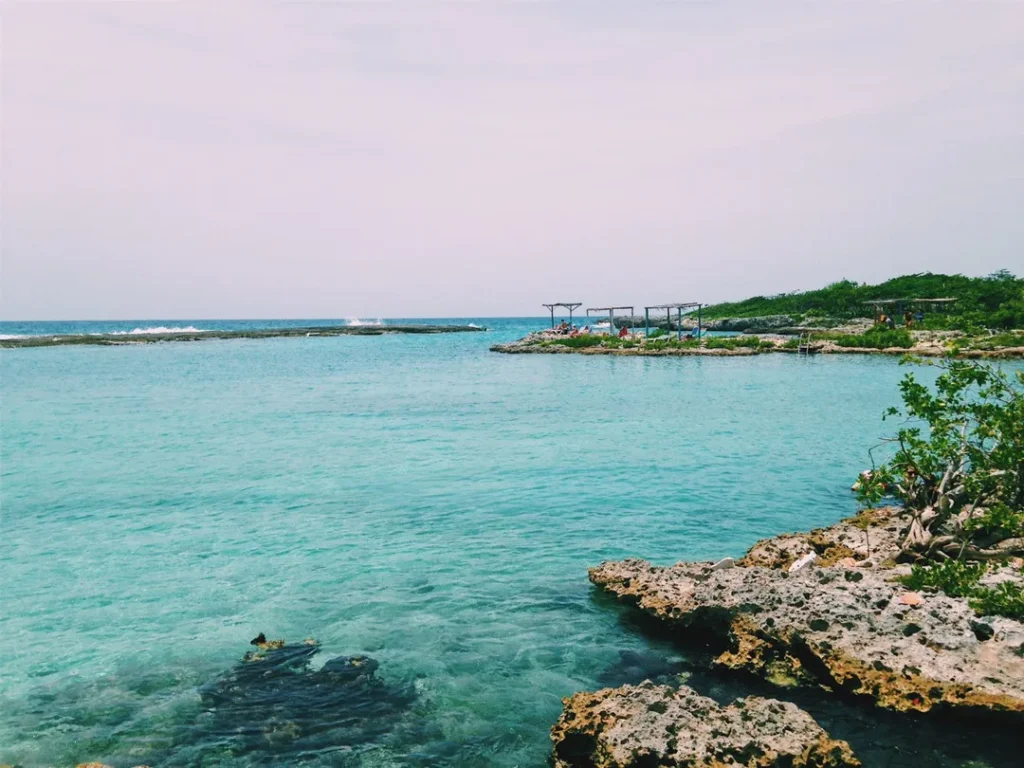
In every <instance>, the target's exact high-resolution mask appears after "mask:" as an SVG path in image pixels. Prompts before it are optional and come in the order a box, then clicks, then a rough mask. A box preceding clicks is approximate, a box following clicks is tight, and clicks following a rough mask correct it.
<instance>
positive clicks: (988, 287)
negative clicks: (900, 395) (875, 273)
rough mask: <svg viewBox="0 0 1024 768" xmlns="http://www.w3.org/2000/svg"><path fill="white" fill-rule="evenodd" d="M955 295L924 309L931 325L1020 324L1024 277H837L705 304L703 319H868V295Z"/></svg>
mask: <svg viewBox="0 0 1024 768" xmlns="http://www.w3.org/2000/svg"><path fill="white" fill-rule="evenodd" d="M913 298H918V299H922V298H955V299H956V300H957V301H956V303H955V304H954V305H952V306H951V307H948V308H945V309H943V310H941V311H938V310H937V311H929V312H927V313H926V323H925V324H926V326H927V327H930V328H957V329H962V330H974V329H978V328H1024V279H1021V278H1017V277H1015V276H1014V275H1013V274H1012V273H1011V272H1009V271H1007V270H1005V269H1004V270H1000V271H998V272H994V273H992V274H991V275H988V276H987V277H966V276H964V275H941V274H932V273H930V272H925V273H921V274H916V275H903V276H901V277H895V278H893V279H891V280H887V281H885V282H884V283H880V284H878V285H868V284H866V283H855V282H853V281H850V280H840V281H839V282H837V283H832V284H831V285H828V286H826V287H825V288H820V289H818V290H813V291H800V292H794V293H785V294H779V295H777V296H754V297H753V298H750V299H746V300H744V301H738V302H729V303H724V304H714V305H711V306H709V307H705V308H704V310H703V315H704V317H707V318H719V317H757V316H763V315H790V316H793V317H803V318H805V319H808V320H809V319H813V318H814V317H815V316H819V317H820V316H827V317H833V318H836V319H839V320H844V319H850V318H854V317H870V316H872V314H873V310H872V308H871V306H870V305H867V304H865V302H869V301H871V300H873V299H913Z"/></svg>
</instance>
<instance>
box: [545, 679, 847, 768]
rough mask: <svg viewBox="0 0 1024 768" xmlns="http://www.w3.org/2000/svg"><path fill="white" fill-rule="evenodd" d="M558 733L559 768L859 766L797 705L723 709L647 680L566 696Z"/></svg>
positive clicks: (750, 702) (740, 703)
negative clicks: (633, 684) (595, 691)
mask: <svg viewBox="0 0 1024 768" xmlns="http://www.w3.org/2000/svg"><path fill="white" fill-rule="evenodd" d="M563 703H564V705H565V706H564V709H563V711H562V716H561V717H560V718H559V720H558V722H557V723H556V724H555V726H554V728H552V730H551V739H552V741H553V742H554V758H553V760H554V765H555V767H556V768H583V767H584V766H586V767H587V768H626V767H627V766H629V767H630V768H634V767H638V766H667V767H670V766H687V768H702V767H705V766H706V767H707V768H711V767H712V766H715V767H716V768H717V767H718V766H726V765H742V766H747V768H769V767H773V766H790V767H791V768H802V767H806V768H811V767H814V768H841V767H843V766H859V765H860V764H861V763H860V761H859V760H857V758H856V757H855V756H854V754H853V751H852V750H851V749H850V746H849V745H848V744H847V743H846V742H844V741H836V740H834V739H832V738H830V737H829V735H828V734H827V733H825V731H823V730H822V729H821V727H820V726H818V724H817V723H816V722H814V720H813V719H812V718H811V716H810V715H808V714H807V713H806V712H804V711H803V710H801V709H799V708H798V707H797V706H796V705H794V704H789V703H784V702H780V701H776V700H774V699H763V698H758V697H749V698H746V699H740V700H737V701H736V702H734V703H732V704H730V705H728V706H724V707H722V706H719V705H718V704H716V703H715V702H714V701H712V700H711V699H708V698H705V697H703V696H700V695H698V694H697V693H696V692H694V691H693V690H691V689H690V688H687V687H685V686H683V687H680V688H673V687H670V686H667V685H655V684H654V683H651V682H645V683H643V684H641V685H637V686H629V685H627V686H623V687H622V688H613V689H606V690H603V691H598V692H597V693H577V694H576V695H575V696H572V697H570V698H567V699H564V701H563Z"/></svg>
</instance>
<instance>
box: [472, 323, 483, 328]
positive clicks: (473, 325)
mask: <svg viewBox="0 0 1024 768" xmlns="http://www.w3.org/2000/svg"><path fill="white" fill-rule="evenodd" d="M469 327H470V328H483V326H482V325H477V324H476V323H470V324H469Z"/></svg>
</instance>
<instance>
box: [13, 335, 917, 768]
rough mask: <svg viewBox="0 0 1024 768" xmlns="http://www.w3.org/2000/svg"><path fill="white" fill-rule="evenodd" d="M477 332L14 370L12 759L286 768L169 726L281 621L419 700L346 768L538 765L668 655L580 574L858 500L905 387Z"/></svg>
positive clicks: (847, 370)
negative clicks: (520, 343) (567, 729)
mask: <svg viewBox="0 0 1024 768" xmlns="http://www.w3.org/2000/svg"><path fill="white" fill-rule="evenodd" d="M147 322H148V324H149V325H170V323H163V322H159V321H147ZM477 322H479V323H481V324H486V325H488V326H490V327H492V328H494V329H495V330H492V331H490V332H488V333H480V334H457V335H445V336H429V337H427V336H378V337H369V338H355V337H353V338H345V337H339V338H299V339H270V340H258V341H254V340H237V341H211V342H204V343H193V344H157V345H140V346H138V347H116V348H109V347H95V348H90V347H57V348H45V349H24V350H4V351H2V352H0V363H2V414H0V415H2V489H0V494H2V495H0V502H2V504H0V509H2V519H0V555H2V561H0V569H2V597H0V621H2V628H0V633H2V637H3V651H2V654H0V762H20V763H22V764H24V765H26V766H35V765H50V764H73V763H74V762H75V761H84V760H86V759H102V760H105V761H107V762H109V763H111V764H114V765H118V766H121V765H133V764H136V763H138V762H148V763H149V764H152V765H161V764H181V765H185V764H194V765H264V764H281V763H280V762H277V763H275V762H274V760H273V759H271V758H269V757H267V756H266V755H264V754H262V753H251V754H249V755H248V756H245V757H237V758H231V757H229V756H228V754H229V752H230V750H229V749H227V748H225V747H224V746H223V745H220V747H218V745H217V744H215V743H212V742H203V741H202V740H201V739H199V738H198V737H197V736H195V735H192V736H190V737H188V738H185V739H184V740H183V739H182V738H181V732H182V731H181V729H182V727H183V725H187V724H189V723H192V722H194V721H195V720H196V718H197V713H198V711H199V709H200V704H199V697H198V695H197V693H196V690H197V687H198V686H200V685H202V684H203V683H205V682H207V681H209V680H210V679H212V678H215V677H216V676H217V675H218V674H220V673H221V672H222V671H224V670H226V669H228V668H230V667H231V665H232V664H233V663H234V662H235V661H236V660H237V659H238V658H239V657H240V656H241V654H242V653H243V652H244V651H245V650H247V648H248V646H247V643H248V640H249V639H250V638H251V637H253V636H254V635H255V634H257V633H258V632H260V631H264V632H266V633H267V635H268V636H269V637H284V638H288V639H290V640H300V639H302V638H304V637H307V636H314V637H317V638H319V639H320V640H321V642H322V643H323V646H324V652H325V655H331V654H333V655H337V654H350V653H357V652H361V653H367V654H369V655H371V656H373V657H374V658H375V659H377V660H378V661H379V662H380V668H379V670H378V676H379V677H381V678H382V679H384V680H386V681H388V682H390V683H395V684H404V683H408V684H411V685H413V686H414V688H415V691H416V694H417V696H416V701H415V703H414V704H413V706H412V708H411V709H410V711H409V712H408V714H407V718H406V719H407V725H408V724H409V723H414V724H415V727H412V726H409V727H404V726H403V727H401V728H397V729H396V730H395V731H394V732H393V733H391V734H390V736H387V737H385V738H382V739H379V740H377V741H376V742H375V743H376V744H377V746H376V748H374V749H370V750H369V751H367V752H365V753H363V754H362V756H361V757H359V758H358V759H356V758H352V759H354V760H355V761H356V762H360V761H361V762H362V764H366V765H389V764H407V763H408V761H411V760H413V759H416V760H419V761H421V763H423V764H430V765H434V764H453V765H494V766H515V765H524V766H525V765H540V764H543V762H544V760H545V758H546V755H547V753H548V751H549V742H548V735H547V734H548V729H549V728H550V726H551V724H552V723H553V722H554V720H555V718H556V717H557V715H558V713H559V711H560V707H561V704H560V697H562V696H565V695H568V694H571V693H572V692H574V691H577V690H582V689H587V688H594V687H599V686H600V681H599V678H601V679H606V678H602V675H603V674H604V673H605V672H606V670H607V669H608V668H609V666H610V665H613V664H614V663H615V662H616V661H617V660H618V658H619V652H620V651H621V650H623V649H637V650H639V649H646V648H649V647H651V645H652V642H653V641H649V640H646V639H645V638H644V637H643V636H642V634H640V633H638V632H637V631H635V630H634V629H633V628H631V627H630V626H629V625H628V623H624V622H623V621H622V617H621V616H620V612H619V611H618V609H616V608H615V607H614V606H611V605H609V604H608V603H607V602H606V601H602V600H600V599H597V598H596V597H595V596H594V595H593V593H592V590H591V588H590V586H589V584H588V582H587V578H586V570H587V567H588V566H590V565H593V564H596V563H598V562H599V561H601V560H602V559H606V558H620V557H625V556H638V557H645V558H649V559H652V560H654V561H657V562H662V563H669V562H673V561H676V560H679V559H695V558H717V557H720V556H723V555H736V554H738V553H740V552H742V551H743V550H744V549H745V548H746V547H748V546H749V545H750V544H752V543H753V542H754V541H755V540H756V539H758V538H761V537H764V536H768V535H773V534H776V533H779V532H781V531H784V530H792V529H806V528H809V527H812V526H817V525H823V524H827V523H830V522H833V521H835V520H837V519H839V518H840V517H843V516H845V515H848V514H850V513H852V512H853V511H854V509H855V505H854V501H853V498H852V496H851V494H850V492H849V486H850V484H851V482H852V481H853V479H854V478H855V476H856V474H857V472H858V471H860V470H861V469H863V468H864V467H865V466H866V464H867V461H868V458H867V450H868V449H869V448H870V447H871V446H873V445H875V444H876V443H877V442H878V441H877V438H878V437H879V436H880V435H881V434H883V433H884V432H886V431H887V426H886V425H883V424H882V422H881V418H880V414H881V412H882V410H883V409H884V408H885V407H887V406H889V405H893V404H895V403H896V402H897V400H898V397H897V394H898V393H897V387H896V383H897V381H898V380H899V378H900V377H901V376H902V375H903V374H904V373H905V372H906V370H905V369H904V368H901V367H900V366H898V365H897V364H896V363H895V361H894V360H892V359H880V358H876V357H851V356H842V357H839V356H836V357H815V358H810V359H800V358H797V357H796V356H783V355H771V356H760V357H743V358H719V359H695V358H654V359H639V358H621V357H583V356H561V355H559V356H547V355H522V356H506V355H498V354H494V353H490V352H488V350H487V348H488V346H489V345H490V344H492V343H494V342H495V341H500V340H506V339H511V338H516V337H518V336H520V335H522V333H523V332H524V331H525V330H527V329H528V328H529V327H536V326H537V324H538V323H537V321H534V322H532V323H524V321H494V320H490V321H480V320H478V321H477ZM173 324H174V325H189V324H195V325H196V327H204V326H202V325H200V324H199V323H198V322H193V321H174V323H173ZM5 325H7V324H5ZM22 325H24V324H22ZM131 325H133V327H137V326H138V324H131ZM88 329H95V331H93V332H97V331H105V330H108V328H107V327H100V325H99V324H96V325H88V326H87V329H86V330H85V331H83V332H90V331H89V330H88ZM0 330H2V332H3V333H11V334H13V333H25V332H32V331H33V330H38V329H36V328H33V327H31V326H28V327H27V330H26V329H25V328H20V329H18V330H15V329H13V328H10V327H4V328H2V329H0ZM128 330H130V329H128ZM39 332H44V333H51V332H55V331H52V330H49V329H44V330H40V331H39ZM410 756H411V757H410ZM342 757H343V756H341V755H339V754H338V753H333V754H323V755H319V756H311V757H310V760H311V761H312V764H317V763H322V764H325V765H326V764H332V763H331V761H332V760H341V759H342Z"/></svg>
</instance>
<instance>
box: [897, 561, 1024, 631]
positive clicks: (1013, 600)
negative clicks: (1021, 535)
mask: <svg viewBox="0 0 1024 768" xmlns="http://www.w3.org/2000/svg"><path fill="white" fill-rule="evenodd" d="M988 569H989V566H988V564H987V563H969V562H965V561H963V560H946V561H944V562H941V563H935V564H933V565H927V566H924V565H915V566H914V567H913V568H912V569H911V572H910V575H908V576H904V577H903V578H901V579H900V582H901V583H902V584H903V585H904V586H906V587H909V588H910V589H914V590H933V591H937V592H944V593H945V594H947V595H949V596H950V597H966V598H968V601H967V602H968V604H969V605H970V606H971V609H972V610H974V612H975V613H977V614H978V615H979V616H1006V617H1008V618H1011V619H1016V620H1017V621H1024V588H1022V587H1021V585H1020V584H1019V583H1016V582H1013V581H1002V582H999V583H998V584H995V585H993V586H982V585H981V584H979V582H980V581H981V579H982V577H983V576H984V575H985V574H986V573H987V572H988Z"/></svg>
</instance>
